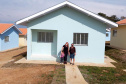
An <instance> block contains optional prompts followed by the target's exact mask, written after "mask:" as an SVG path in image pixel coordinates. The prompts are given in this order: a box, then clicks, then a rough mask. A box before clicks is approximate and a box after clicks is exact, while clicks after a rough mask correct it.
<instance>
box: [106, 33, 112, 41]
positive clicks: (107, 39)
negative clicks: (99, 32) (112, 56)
mask: <svg viewBox="0 0 126 84" xmlns="http://www.w3.org/2000/svg"><path fill="white" fill-rule="evenodd" d="M106 34H108V37H106V41H110V40H111V32H106Z"/></svg>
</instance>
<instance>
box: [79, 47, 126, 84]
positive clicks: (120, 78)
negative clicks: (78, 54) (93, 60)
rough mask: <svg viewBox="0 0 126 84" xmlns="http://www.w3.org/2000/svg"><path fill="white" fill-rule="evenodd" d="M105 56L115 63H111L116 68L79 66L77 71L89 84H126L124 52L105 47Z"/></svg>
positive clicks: (125, 53)
mask: <svg viewBox="0 0 126 84" xmlns="http://www.w3.org/2000/svg"><path fill="white" fill-rule="evenodd" d="M105 54H106V55H107V56H109V57H110V58H112V59H113V60H115V61H117V63H112V64H114V65H115V66H116V68H108V67H94V66H79V69H80V71H81V73H82V75H83V77H84V78H85V80H86V81H87V82H88V83H89V84H126V72H124V71H123V69H126V52H125V51H122V50H119V49H115V48H111V47H108V46H106V48H105Z"/></svg>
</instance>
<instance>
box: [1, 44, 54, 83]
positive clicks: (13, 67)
mask: <svg viewBox="0 0 126 84" xmlns="http://www.w3.org/2000/svg"><path fill="white" fill-rule="evenodd" d="M26 50H27V47H21V48H19V49H14V50H10V51H6V52H0V84H50V83H51V82H52V79H53V76H54V71H55V67H56V65H38V64H16V63H14V62H15V61H16V60H19V59H21V58H22V57H24V56H26V53H27V52H26Z"/></svg>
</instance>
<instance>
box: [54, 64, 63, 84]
mask: <svg viewBox="0 0 126 84" xmlns="http://www.w3.org/2000/svg"><path fill="white" fill-rule="evenodd" d="M52 84H66V77H65V66H64V65H57V67H56V70H55V75H54V77H53V81H52Z"/></svg>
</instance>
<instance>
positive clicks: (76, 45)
mask: <svg viewBox="0 0 126 84" xmlns="http://www.w3.org/2000/svg"><path fill="white" fill-rule="evenodd" d="M74 46H88V45H87V44H74Z"/></svg>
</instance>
